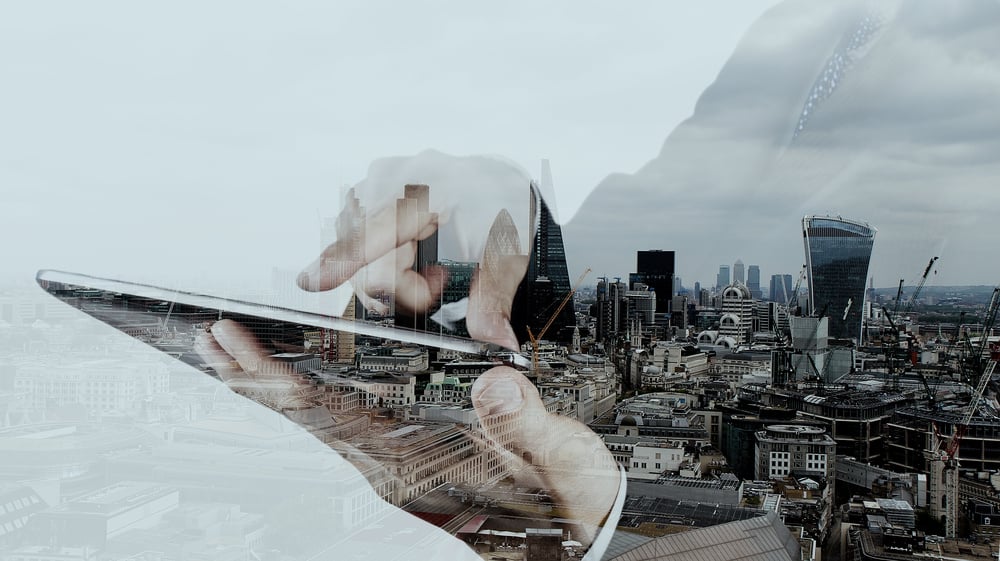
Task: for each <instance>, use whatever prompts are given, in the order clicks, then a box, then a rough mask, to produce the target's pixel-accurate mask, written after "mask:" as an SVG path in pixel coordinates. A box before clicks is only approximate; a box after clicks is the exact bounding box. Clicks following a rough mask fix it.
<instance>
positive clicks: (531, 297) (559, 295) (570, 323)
mask: <svg viewBox="0 0 1000 561" xmlns="http://www.w3.org/2000/svg"><path fill="white" fill-rule="evenodd" d="M546 164H547V162H546ZM545 172H546V169H543V176H545V174H546V173H545ZM531 196H532V197H535V196H536V194H535V190H534V189H532V192H531ZM537 200H538V201H539V204H538V205H537V206H538V215H537V222H536V221H532V223H533V224H537V225H538V226H537V228H536V229H535V241H534V245H532V247H531V254H530V256H529V258H528V272H527V273H526V274H525V275H524V279H523V280H522V281H521V284H520V285H519V286H518V289H517V297H516V298H515V301H514V309H513V310H512V317H511V325H512V326H513V328H514V333H515V334H516V335H517V338H518V341H522V342H523V341H526V340H528V332H527V327H528V326H530V327H531V331H532V333H534V334H535V335H538V333H539V331H540V330H541V329H542V327H544V326H545V324H546V323H547V322H548V321H549V318H550V317H551V316H552V314H554V313H555V311H556V308H558V307H559V303H560V302H562V301H563V299H564V298H566V295H567V294H569V291H570V289H571V286H570V280H569V269H568V268H567V266H566V249H565V247H564V246H563V239H562V228H560V227H559V224H558V223H557V222H556V221H555V219H554V218H552V213H551V211H549V207H548V205H546V204H545V201H544V200H543V199H542V198H541V197H538V198H537ZM534 206H535V205H532V208H534ZM574 327H576V315H575V313H574V311H573V306H572V305H567V306H564V307H563V309H562V311H561V312H559V317H557V318H556V319H555V321H553V322H552V327H551V328H550V330H549V332H548V333H546V334H545V338H547V339H551V340H556V341H559V342H563V343H568V342H570V341H571V340H572V338H573V328H574Z"/></svg>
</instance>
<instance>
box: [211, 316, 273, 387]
mask: <svg viewBox="0 0 1000 561" xmlns="http://www.w3.org/2000/svg"><path fill="white" fill-rule="evenodd" d="M212 336H213V337H215V340H216V342H218V343H219V346H220V347H222V350H224V351H225V352H226V353H228V354H229V355H230V356H232V357H233V358H234V359H235V360H236V362H237V363H238V364H239V365H240V368H242V369H243V371H244V372H246V373H247V374H248V375H249V376H250V377H253V376H254V375H255V374H257V373H258V372H259V371H260V369H261V365H262V364H263V363H264V361H265V360H266V358H267V353H266V352H265V351H264V349H263V348H262V347H261V346H260V344H259V343H258V342H257V338H256V337H255V336H254V335H253V334H252V333H250V331H249V330H247V328H245V327H243V326H242V325H240V324H239V323H237V322H235V321H233V320H229V319H224V320H219V321H217V322H215V323H214V324H213V325H212Z"/></svg>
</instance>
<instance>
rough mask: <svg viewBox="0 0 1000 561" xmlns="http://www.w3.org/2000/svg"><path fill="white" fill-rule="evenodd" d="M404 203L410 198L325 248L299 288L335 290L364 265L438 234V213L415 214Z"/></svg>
mask: <svg viewBox="0 0 1000 561" xmlns="http://www.w3.org/2000/svg"><path fill="white" fill-rule="evenodd" d="M407 201H410V199H399V201H397V203H398V204H397V208H392V207H383V208H382V209H380V210H378V211H377V212H375V213H374V214H373V215H372V216H369V217H367V219H364V218H362V219H361V220H363V221H364V227H363V228H362V229H361V230H360V231H356V232H353V233H352V235H349V236H348V237H346V238H340V239H338V240H337V241H336V242H334V243H333V244H331V245H330V246H328V247H327V248H326V249H325V250H324V251H323V253H322V254H320V256H319V258H318V259H316V261H314V262H313V263H311V264H310V265H309V266H308V267H306V268H305V270H303V271H302V273H301V274H299V277H298V284H299V287H301V288H302V289H304V290H308V291H313V292H315V291H319V290H331V289H333V288H336V287H338V286H340V285H341V284H343V283H344V282H346V281H347V280H348V279H350V278H351V277H352V276H354V274H355V273H357V272H358V270H360V269H361V268H362V267H364V266H365V265H367V264H369V263H371V262H373V261H375V260H377V259H379V258H380V257H382V256H384V255H386V254H387V253H389V252H391V251H393V250H394V249H396V248H398V247H401V246H403V245H404V244H407V243H410V242H413V241H419V240H423V239H426V238H427V237H429V236H430V235H431V234H433V233H434V232H435V231H437V226H438V215H437V213H433V212H420V211H416V210H414V209H412V208H409V206H408V205H407V204H406V202H407ZM351 208H352V209H353V208H354V207H351ZM352 212H357V211H353V210H352Z"/></svg>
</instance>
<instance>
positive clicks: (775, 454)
mask: <svg viewBox="0 0 1000 561" xmlns="http://www.w3.org/2000/svg"><path fill="white" fill-rule="evenodd" d="M836 453H837V443H836V442H835V441H834V440H833V438H831V437H830V435H828V434H826V431H825V430H823V429H822V428H819V427H814V426H807V425H792V424H787V425H768V426H767V427H766V428H765V429H764V430H762V431H759V432H757V447H756V451H755V455H756V463H757V469H756V471H755V473H754V476H755V478H756V479H779V478H784V477H787V476H789V475H813V476H819V477H822V478H823V479H826V480H828V481H830V482H832V481H833V480H834V475H835V470H834V465H835V461H834V460H835V458H836Z"/></svg>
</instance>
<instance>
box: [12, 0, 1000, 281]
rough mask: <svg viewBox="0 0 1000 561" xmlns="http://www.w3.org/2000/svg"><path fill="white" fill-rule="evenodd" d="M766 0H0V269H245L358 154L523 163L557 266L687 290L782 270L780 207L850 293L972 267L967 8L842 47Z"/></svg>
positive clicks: (982, 266) (919, 9) (273, 259)
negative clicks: (546, 171)
mask: <svg viewBox="0 0 1000 561" xmlns="http://www.w3.org/2000/svg"><path fill="white" fill-rule="evenodd" d="M773 4H774V2H770V1H758V2H743V1H741V2H698V3H681V2H653V1H650V2H630V3H627V4H625V5H619V4H608V3H606V2H552V3H543V4H541V5H539V4H538V3H534V2H521V3H489V4H486V3H482V4H472V3H467V2H431V3H423V4H421V5H419V6H418V5H416V4H415V3H400V2H383V3H377V2H356V3H344V2H337V3H332V2H323V3H319V2H316V3H296V4H294V5H293V6H289V5H278V4H265V3H246V2H231V3H222V2H219V3H210V4H204V3H195V2H191V3H171V4H169V5H168V4H161V5H138V4H134V3H130V2H121V3H111V2H104V3H96V4H95V3H87V4H79V3H65V4H63V5H60V6H58V7H54V6H53V5H51V4H46V5H41V4H38V3H28V2H21V3H13V2H12V3H5V4H3V7H2V8H0V70H2V71H3V76H4V87H3V88H2V89H0V124H2V126H0V212H2V220H0V239H2V240H3V242H2V245H0V256H2V258H3V262H4V267H3V272H4V273H5V274H6V276H7V277H15V278H30V276H31V275H32V274H33V273H34V271H35V270H36V269H38V268H43V267H54V268H62V269H69V270H76V271H82V272H92V273H99V274H117V275H121V276H124V277H127V278H129V277H131V278H140V277H141V278H145V279H156V278H191V277H204V278H212V279H219V278H223V277H225V276H227V275H234V274H236V275H239V276H241V277H242V278H247V277H254V276H255V275H259V278H260V279H261V282H263V279H268V278H269V275H270V270H271V268H272V267H275V266H276V267H282V268H292V269H295V268H299V267H301V266H302V265H304V264H305V263H307V262H309V261H310V260H311V259H312V258H313V257H315V254H316V252H317V250H318V249H319V224H320V217H321V216H328V215H333V214H335V213H336V212H337V210H338V205H339V200H340V196H341V192H342V187H343V186H345V185H351V184H354V183H356V182H358V181H360V180H361V179H363V178H364V177H365V174H366V170H367V168H368V165H369V164H370V162H372V161H373V160H375V159H377V158H380V157H385V156H395V155H409V154H415V153H418V152H420V151H422V150H424V149H428V148H432V149H437V150H440V151H443V152H446V153H450V154H460V155H461V154H481V153H482V154H501V155H503V156H506V157H508V158H510V159H512V160H514V161H515V162H517V163H519V164H520V165H521V166H523V167H524V168H525V169H527V170H528V171H529V172H531V173H532V174H534V175H537V174H538V166H539V160H540V159H541V158H549V159H551V161H552V170H553V175H554V185H555V191H556V199H557V206H558V207H559V214H560V218H561V219H562V220H563V221H564V222H565V221H567V220H568V219H569V218H571V217H573V219H572V220H571V221H570V222H569V223H568V225H567V227H566V230H567V238H570V239H568V242H567V245H568V250H569V254H570V260H571V261H570V266H571V269H573V270H580V269H582V268H583V267H584V266H590V267H592V268H593V269H594V270H595V272H596V274H610V275H616V274H624V273H627V272H629V271H630V270H632V269H633V268H634V251H635V250H637V249H648V248H663V249H675V250H676V251H677V252H678V274H679V275H680V276H681V277H683V278H684V280H685V283H686V284H691V283H692V282H693V281H695V280H700V281H701V282H702V283H703V284H711V283H713V282H714V279H715V272H716V271H717V269H718V265H719V264H720V263H732V262H733V261H734V260H735V259H737V258H742V259H743V261H744V262H746V263H747V264H750V263H759V264H760V265H761V269H762V273H763V274H764V276H765V278H766V277H767V276H768V275H770V274H771V273H776V272H787V273H794V272H795V271H796V269H797V267H799V266H800V265H801V263H802V259H803V258H802V247H801V234H800V231H799V228H800V226H799V220H800V219H801V216H802V215H803V214H807V213H825V212H827V211H832V212H834V213H841V214H843V215H845V216H849V217H852V218H858V219H862V220H868V221H870V222H871V223H872V224H874V225H875V226H877V227H878V228H879V234H878V237H877V239H876V259H875V261H874V263H873V274H874V275H875V277H876V281H877V284H880V285H883V286H889V285H893V284H895V282H896V280H895V279H898V278H899V277H900V276H902V277H907V278H915V277H916V276H917V275H918V274H919V273H920V272H921V270H922V268H923V265H924V264H925V263H926V262H927V259H929V258H930V257H931V256H932V255H934V254H940V255H941V261H940V262H939V270H940V274H939V275H938V277H937V278H936V279H935V280H933V281H932V282H936V283H937V284H949V283H951V284H960V283H994V282H995V281H996V279H997V277H1000V267H998V266H997V264H996V260H995V259H991V258H987V257H986V255H987V253H988V250H987V249H986V243H987V242H988V237H989V236H988V235H987V233H986V232H985V228H986V227H988V226H989V225H991V224H992V220H991V219H992V208H995V204H994V203H995V202H996V198H995V196H994V195H992V192H993V191H994V190H995V189H994V187H993V185H992V178H993V177H994V176H995V172H996V171H997V169H996V167H997V158H996V156H995V155H996V154H997V153H998V151H997V150H998V148H1000V147H998V146H996V144H997V142H996V136H997V135H996V133H995V131H997V130H1000V127H998V126H997V125H998V123H997V115H996V111H995V109H994V106H995V104H996V101H995V100H996V99H997V93H1000V70H998V67H997V65H998V63H997V62H995V61H996V60H998V59H997V55H998V54H1000V53H998V52H997V51H998V50H1000V48H998V41H1000V40H998V39H997V38H998V37H1000V30H998V29H996V26H997V24H998V20H1000V18H998V17H997V14H996V9H997V8H996V4H995V3H985V2H983V3H976V4H960V5H957V6H958V7H954V5H951V4H949V5H948V6H942V5H940V4H936V3H934V4H931V3H924V4H916V5H909V4H905V5H903V6H902V7H900V8H899V10H898V11H897V10H896V9H895V8H894V7H891V6H888V5H887V4H880V8H879V9H880V10H881V14H882V15H881V17H882V19H883V23H882V24H881V25H880V26H879V27H878V31H877V33H875V34H874V37H873V38H872V39H871V40H870V41H868V42H866V43H865V44H863V45H861V46H860V47H857V48H853V50H851V47H850V45H848V44H847V43H845V42H844V41H845V40H846V39H845V37H848V36H849V35H850V34H851V33H853V31H854V30H855V28H856V27H857V25H858V21H859V18H860V17H862V15H864V14H866V13H868V10H867V9H862V8H857V7H855V6H852V5H848V4H847V3H844V4H840V3H838V4H836V6H838V7H837V8H832V7H830V6H829V4H830V3H819V2H817V3H802V2H793V3H791V5H788V4H786V5H783V6H782V7H781V8H779V9H777V10H774V11H772V12H770V13H769V14H768V15H767V16H765V17H764V19H762V20H760V21H759V22H758V24H757V25H756V26H755V27H754V28H753V30H751V32H750V33H749V34H747V35H746V36H744V34H745V33H746V32H747V30H748V28H750V26H751V24H752V23H753V22H755V21H757V19H758V17H760V15H761V14H762V13H764V12H765V11H766V10H767V9H768V8H769V7H770V6H772V5H773ZM741 40H742V42H741ZM845 45H846V46H845ZM838 49H840V50H841V51H843V50H844V49H848V51H849V54H851V56H852V58H853V59H856V62H855V64H854V66H853V67H852V69H851V70H850V71H849V72H848V73H846V74H845V75H844V77H843V82H842V84H841V88H842V89H841V90H840V91H837V92H835V93H834V94H833V95H832V96H830V97H829V99H826V100H825V101H823V103H822V104H821V105H820V106H819V108H818V109H817V111H816V113H815V117H814V118H812V119H810V120H809V121H808V123H807V128H806V129H805V133H804V134H802V135H799V136H798V137H794V138H793V137H792V131H793V130H794V128H795V127H796V124H797V122H798V120H799V118H800V116H801V112H802V110H803V108H804V104H805V103H806V101H807V99H808V98H809V95H810V91H811V88H812V87H814V84H815V82H816V80H817V77H818V76H820V75H821V74H822V72H823V69H824V68H825V66H826V65H827V64H828V63H829V60H830V57H831V56H832V55H833V54H834V53H836V52H838ZM727 61H728V62H727ZM720 70H721V74H720ZM699 97H700V101H699ZM696 102H697V110H696V109H695V105H696ZM688 117H690V120H688V121H687V123H686V124H685V125H684V126H682V127H680V128H678V129H677V130H676V131H675V127H676V126H677V125H678V124H679V123H681V122H682V121H684V120H685V119H687V118H688ZM672 131H674V132H673V135H671V132H672ZM668 136H669V140H667V141H666V142H664V140H665V139H668ZM609 174H617V175H612V176H611V177H608V175H609ZM605 178H607V179H605ZM598 185H600V186H601V187H600V188H598V189H597V191H596V192H595V193H594V195H593V196H592V198H591V200H590V201H589V202H588V203H586V204H585V205H584V206H583V207H582V210H581V211H580V212H579V214H577V215H576V216H575V217H574V214H575V213H576V211H577V208H578V207H579V206H580V204H581V202H582V201H583V200H584V198H585V197H586V196H587V194H588V193H590V192H591V191H592V190H594V189H595V187H597V186H598ZM590 281H593V276H592V277H591V279H590Z"/></svg>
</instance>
